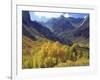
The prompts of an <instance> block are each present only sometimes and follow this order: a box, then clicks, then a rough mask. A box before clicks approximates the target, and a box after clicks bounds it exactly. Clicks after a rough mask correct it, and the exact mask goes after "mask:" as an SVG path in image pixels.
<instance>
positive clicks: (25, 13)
mask: <svg viewBox="0 0 100 80" xmlns="http://www.w3.org/2000/svg"><path fill="white" fill-rule="evenodd" d="M22 22H23V23H24V24H25V25H28V26H29V24H30V22H31V19H30V14H29V11H22Z"/></svg>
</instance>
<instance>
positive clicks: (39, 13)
mask: <svg viewBox="0 0 100 80" xmlns="http://www.w3.org/2000/svg"><path fill="white" fill-rule="evenodd" d="M34 14H35V15H36V16H38V17H39V18H41V17H43V16H45V17H46V18H51V17H55V18H57V17H59V16H60V15H61V14H62V13H49V12H34Z"/></svg>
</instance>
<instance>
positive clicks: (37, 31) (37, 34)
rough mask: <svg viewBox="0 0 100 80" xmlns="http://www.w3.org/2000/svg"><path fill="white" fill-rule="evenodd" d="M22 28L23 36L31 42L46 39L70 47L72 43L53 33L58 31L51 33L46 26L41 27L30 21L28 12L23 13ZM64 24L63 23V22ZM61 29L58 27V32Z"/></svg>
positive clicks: (37, 23)
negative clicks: (31, 40)
mask: <svg viewBox="0 0 100 80" xmlns="http://www.w3.org/2000/svg"><path fill="white" fill-rule="evenodd" d="M22 15H23V16H22V23H23V24H22V27H23V31H22V32H23V35H24V36H27V37H29V38H31V39H33V40H36V39H39V38H47V39H49V40H53V41H59V42H60V43H62V44H67V45H72V41H70V40H69V39H66V40H65V39H64V38H63V37H59V36H57V35H56V34H55V33H57V32H58V30H56V31H54V32H55V33H54V32H52V31H51V30H50V29H49V28H47V27H46V26H43V25H41V24H40V23H39V22H37V21H31V20H30V16H29V12H28V11H23V14H22ZM64 23H65V22H64ZM60 29H61V27H59V30H60Z"/></svg>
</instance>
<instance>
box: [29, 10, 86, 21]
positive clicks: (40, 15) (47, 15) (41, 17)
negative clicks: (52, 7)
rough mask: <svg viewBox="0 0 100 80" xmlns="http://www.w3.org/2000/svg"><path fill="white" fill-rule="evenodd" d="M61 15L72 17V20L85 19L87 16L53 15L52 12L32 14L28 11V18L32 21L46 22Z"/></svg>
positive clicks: (75, 14)
mask: <svg viewBox="0 0 100 80" xmlns="http://www.w3.org/2000/svg"><path fill="white" fill-rule="evenodd" d="M61 15H63V16H64V17H66V18H68V17H74V18H85V17H86V16H88V14H87V13H67V12H66V13H54V12H33V11H30V17H31V20H32V21H35V20H36V21H44V22H46V21H47V20H48V19H50V18H58V17H60V16H61Z"/></svg>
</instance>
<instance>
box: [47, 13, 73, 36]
mask: <svg viewBox="0 0 100 80" xmlns="http://www.w3.org/2000/svg"><path fill="white" fill-rule="evenodd" d="M46 26H47V27H49V28H50V29H51V30H52V31H53V32H55V34H58V33H59V32H63V31H69V30H72V29H74V26H72V24H71V23H70V22H69V20H68V19H67V18H65V17H64V16H63V15H61V16H60V17H58V18H51V19H50V20H48V21H47V22H46Z"/></svg>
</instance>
